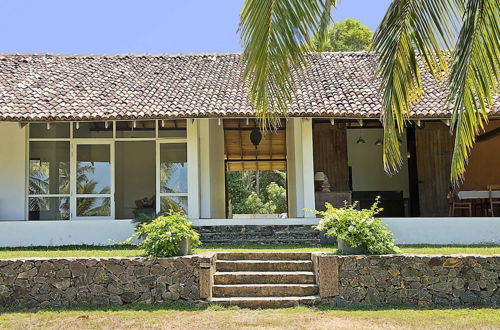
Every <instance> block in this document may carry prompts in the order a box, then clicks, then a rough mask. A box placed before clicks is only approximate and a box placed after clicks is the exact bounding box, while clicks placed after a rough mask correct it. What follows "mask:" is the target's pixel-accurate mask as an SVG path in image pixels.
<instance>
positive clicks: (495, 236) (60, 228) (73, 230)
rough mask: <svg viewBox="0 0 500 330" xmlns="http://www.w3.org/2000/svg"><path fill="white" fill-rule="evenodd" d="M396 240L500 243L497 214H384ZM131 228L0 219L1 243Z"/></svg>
mask: <svg viewBox="0 0 500 330" xmlns="http://www.w3.org/2000/svg"><path fill="white" fill-rule="evenodd" d="M318 220H319V219H316V218H289V219H197V220H193V221H192V222H193V225H195V226H230V225H233V226H242V225H260V226H262V225H267V226H270V225H278V226H279V225H310V226H313V225H316V224H317V223H318ZM383 220H384V222H385V223H386V224H387V225H388V227H389V229H390V230H391V231H393V232H394V236H395V238H396V243H397V244H440V245H445V244H500V218H387V219H383ZM133 232H134V225H133V224H132V222H131V221H130V220H78V221H77V220H72V221H0V247H19V246H58V245H72V244H89V245H112V244H115V243H116V242H122V241H124V240H125V239H127V238H128V237H130V235H132V233H133Z"/></svg>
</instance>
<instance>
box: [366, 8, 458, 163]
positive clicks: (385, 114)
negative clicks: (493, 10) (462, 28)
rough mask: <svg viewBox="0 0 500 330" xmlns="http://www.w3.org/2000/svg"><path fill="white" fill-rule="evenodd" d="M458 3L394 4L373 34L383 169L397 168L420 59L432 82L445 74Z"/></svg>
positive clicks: (418, 90)
mask: <svg viewBox="0 0 500 330" xmlns="http://www.w3.org/2000/svg"><path fill="white" fill-rule="evenodd" d="M462 1H463V0H393V2H392V3H391V5H390V6H389V9H388V11H387V13H386V15H385V17H384V18H383V20H382V22H381V23H380V25H379V27H378V29H377V31H376V32H375V35H374V41H373V49H374V50H375V51H377V53H378V57H379V63H378V74H379V76H380V78H381V94H382V109H381V116H382V118H381V120H382V122H383V125H384V148H383V151H384V167H385V170H386V172H388V173H394V172H395V171H397V170H398V169H399V167H400V166H401V164H402V157H401V152H400V149H399V141H398V135H400V134H402V133H403V131H404V128H405V123H406V120H407V119H408V118H409V116H410V109H411V106H412V105H413V104H414V103H415V102H416V101H417V100H418V98H419V96H420V95H421V94H422V80H421V68H420V65H419V61H422V62H424V63H425V67H426V69H427V70H428V71H429V72H430V73H431V74H432V75H433V76H434V77H435V78H436V79H437V80H439V79H441V78H442V77H443V76H444V75H443V73H444V72H446V71H447V70H448V66H447V61H446V55H447V53H448V51H449V50H450V49H451V48H452V47H453V46H454V44H455V37H456V35H457V25H456V23H457V22H458V21H459V17H460V13H461V12H462V8H463V3H462Z"/></svg>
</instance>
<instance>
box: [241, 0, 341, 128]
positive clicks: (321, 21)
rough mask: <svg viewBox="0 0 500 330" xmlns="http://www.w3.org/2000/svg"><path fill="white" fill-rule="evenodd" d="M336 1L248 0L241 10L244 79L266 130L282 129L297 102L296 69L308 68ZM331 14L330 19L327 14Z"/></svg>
mask: <svg viewBox="0 0 500 330" xmlns="http://www.w3.org/2000/svg"><path fill="white" fill-rule="evenodd" d="M335 2H336V0H246V1H245V4H244V6H243V9H242V11H241V23H240V28H239V29H240V31H241V40H242V44H243V47H244V51H243V57H242V59H243V63H244V66H245V69H244V73H243V78H244V79H245V80H248V81H249V98H250V100H251V101H252V104H253V106H254V108H255V111H256V115H257V116H258V117H259V118H260V120H261V125H263V126H264V127H277V126H279V124H280V122H279V116H286V112H287V108H288V106H289V105H290V102H291V101H292V99H293V94H294V91H295V81H294V79H293V76H292V68H294V69H297V70H301V69H303V68H304V67H305V65H306V59H307V50H308V49H309V43H310V39H311V38H310V34H311V33H315V32H317V31H319V30H320V29H325V28H326V26H327V25H328V24H325V21H327V20H328V16H329V14H330V11H331V7H332V6H333V5H334V4H335ZM327 15H328V16H327Z"/></svg>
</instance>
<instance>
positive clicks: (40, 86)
mask: <svg viewBox="0 0 500 330" xmlns="http://www.w3.org/2000/svg"><path fill="white" fill-rule="evenodd" d="M375 61H376V60H375V58H374V56H373V55H372V54H369V53H365V52H357V53H324V54H322V55H318V56H313V58H312V59H311V63H310V65H309V67H308V69H307V70H306V71H305V72H302V73H300V74H299V75H298V77H297V78H298V83H297V87H298V90H297V97H296V100H295V101H294V103H293V105H292V106H291V109H290V112H289V117H288V118H286V119H283V120H282V125H281V127H280V128H279V129H278V130H276V131H272V132H263V133H258V132H256V127H257V123H256V120H255V117H254V112H253V110H252V107H251V105H250V103H249V101H248V100H247V97H246V88H245V84H244V83H242V80H241V64H240V56H239V55H238V54H200V55H172V56H170V55H111V56H96V55H81V56H74V55H1V56H0V74H1V76H2V79H1V80H0V154H1V155H2V156H1V161H0V245H1V246H15V245H57V244H71V243H77V244H80V243H96V244H106V243H107V242H108V239H115V240H120V239H124V238H126V237H127V236H128V235H129V234H130V232H131V230H132V228H133V226H132V224H131V222H130V219H132V218H133V217H134V214H136V212H137V209H140V208H149V209H152V210H155V211H161V210H162V209H170V208H177V209H179V208H182V209H184V210H185V211H186V212H187V214H188V217H189V218H190V219H192V221H193V223H194V224H195V225H197V226H213V225H252V224H277V225H280V224H289V225H312V224H314V223H316V222H317V219H316V218H315V215H314V214H312V213H310V212H308V211H307V209H314V208H321V207H322V204H323V203H322V202H324V201H332V202H335V201H336V203H338V202H339V201H338V199H339V196H340V197H342V196H348V197H347V198H348V199H352V200H359V201H360V204H361V205H362V206H366V205H370V204H371V203H372V201H373V199H374V198H375V196H377V195H380V196H381V198H382V204H383V206H385V211H384V212H385V213H384V214H383V215H382V216H383V218H384V220H386V221H387V223H388V224H389V226H390V228H391V229H393V230H394V231H395V232H396V237H397V238H398V240H399V241H400V242H406V243H415V242H417V243H418V242H421V243H454V242H455V243H456V242H459V243H464V244H467V243H479V242H496V243H498V242H500V217H498V214H500V210H498V211H497V213H496V214H494V215H495V216H494V217H492V216H491V210H490V209H489V208H488V206H487V205H486V204H485V201H486V198H487V197H488V196H484V191H485V190H486V187H487V186H488V185H492V184H500V171H498V169H499V168H500V153H499V152H498V150H499V147H500V135H499V134H498V133H499V130H500V108H499V104H500V99H498V98H497V99H496V101H495V104H494V107H493V108H492V109H491V110H490V112H489V118H490V122H489V124H488V126H487V127H486V129H485V133H484V134H482V136H481V137H480V138H479V141H480V142H478V143H477V144H476V146H475V147H474V150H473V152H472V155H471V158H470V162H469V165H468V168H467V173H466V176H465V181H464V183H463V185H462V186H461V187H460V189H459V190H461V191H463V192H465V193H467V192H468V193H471V191H472V192H474V191H475V190H480V191H483V192H482V194H483V195H481V196H479V197H482V198H477V199H475V197H474V196H473V197H474V203H471V206H470V207H471V209H470V210H469V209H467V208H466V209H465V210H464V209H459V210H457V212H453V214H452V215H453V217H448V215H449V204H448V203H449V201H448V194H449V187H450V183H449V169H450V161H451V152H452V149H453V138H452V136H451V135H450V133H449V131H450V130H449V127H448V126H449V124H450V110H449V109H447V108H446V105H445V99H446V89H445V88H444V87H443V86H440V85H438V84H436V83H435V82H434V81H433V79H432V78H431V77H430V75H428V74H425V75H424V87H425V92H424V96H423V97H422V98H421V99H420V101H419V102H418V103H417V104H416V105H415V106H414V107H413V110H412V114H411V123H410V124H409V125H408V128H407V130H406V132H405V134H403V135H402V136H401V137H400V139H401V152H402V154H403V155H405V156H406V157H405V160H404V163H403V165H402V168H401V170H400V171H399V172H398V173H397V174H395V175H393V176H388V175H387V174H385V172H384V171H383V163H382V147H381V139H382V136H383V129H382V127H381V124H380V120H379V117H380V108H381V102H380V98H379V94H378V89H379V82H378V80H377V79H376V77H375V73H374V70H375V66H376V62H375ZM257 131H258V130H257ZM252 132H254V133H253V134H257V135H259V134H260V136H259V139H257V140H260V141H259V142H258V143H252V139H251V138H250V135H251V134H252ZM254 140H255V139H254ZM254 142H255V141H254ZM254 169H259V170H269V169H279V170H286V175H287V198H288V212H287V214H288V218H286V219H259V220H257V219H226V217H227V214H228V213H227V211H228V210H227V207H228V205H227V200H226V195H227V194H226V187H225V176H226V172H227V171H234V170H254ZM315 173H316V174H318V173H320V176H322V174H321V173H323V174H325V175H326V176H327V177H328V179H329V183H330V190H331V193H327V192H316V191H315V190H319V189H315V187H316V188H317V187H318V186H317V185H316V186H315V181H314V180H315ZM336 193H337V194H336ZM342 194H344V195H342ZM473 195H474V193H473ZM469 197H470V196H469ZM498 197H500V196H498ZM143 198H147V199H146V200H143V201H142V202H141V201H140V200H141V199H143ZM342 198H343V197H342ZM342 198H340V199H342ZM342 200H343V199H342ZM464 200H465V201H470V199H464ZM138 202H139V203H142V204H141V205H138V204H137V203H138ZM488 212H490V213H488ZM465 215H466V216H465ZM417 236H418V237H419V238H418V239H417V238H415V237H417Z"/></svg>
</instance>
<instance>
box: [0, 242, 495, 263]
mask: <svg viewBox="0 0 500 330" xmlns="http://www.w3.org/2000/svg"><path fill="white" fill-rule="evenodd" d="M401 250H402V252H403V253H415V254H444V255H449V254H481V255H493V254H499V255H500V245H453V246H438V245H435V246H433V245H403V246H401ZM217 251H219V252H220V251H229V252H247V251H259V252H271V251H272V252H290V251H292V252H313V251H325V252H330V253H338V251H337V248H336V247H335V246H313V245H294V244H286V245H269V244H262V245H258V244H234V245H212V244H206V245H203V246H202V247H200V248H198V249H196V250H195V251H194V253H204V252H217ZM143 254H144V251H142V250H141V249H139V248H137V247H135V246H130V245H129V246H126V245H125V246H124V245H117V246H85V245H74V246H61V247H25V248H0V259H9V258H54V257H137V256H142V255H143Z"/></svg>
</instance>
